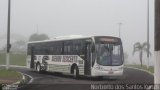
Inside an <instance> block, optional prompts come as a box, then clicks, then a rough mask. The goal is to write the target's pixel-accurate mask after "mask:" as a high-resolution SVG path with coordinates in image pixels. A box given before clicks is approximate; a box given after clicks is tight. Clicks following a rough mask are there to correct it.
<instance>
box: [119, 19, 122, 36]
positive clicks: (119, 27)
mask: <svg viewBox="0 0 160 90" xmlns="http://www.w3.org/2000/svg"><path fill="white" fill-rule="evenodd" d="M121 25H122V23H121V22H120V23H118V26H119V38H121Z"/></svg>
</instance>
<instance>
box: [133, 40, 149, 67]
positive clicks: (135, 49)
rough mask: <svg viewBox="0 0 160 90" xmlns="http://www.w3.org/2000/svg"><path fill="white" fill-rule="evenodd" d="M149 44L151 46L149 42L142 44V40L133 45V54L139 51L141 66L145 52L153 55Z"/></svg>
mask: <svg viewBox="0 0 160 90" xmlns="http://www.w3.org/2000/svg"><path fill="white" fill-rule="evenodd" d="M147 45H149V48H150V44H148V43H147V42H144V43H143V44H140V42H137V43H135V44H134V45H133V55H134V53H135V52H139V59H140V63H141V67H142V57H143V52H149V55H151V52H150V51H149V49H147Z"/></svg>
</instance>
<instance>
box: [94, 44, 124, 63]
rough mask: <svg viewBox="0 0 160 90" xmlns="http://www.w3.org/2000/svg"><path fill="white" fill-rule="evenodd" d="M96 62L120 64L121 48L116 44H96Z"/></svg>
mask: <svg viewBox="0 0 160 90" xmlns="http://www.w3.org/2000/svg"><path fill="white" fill-rule="evenodd" d="M96 49H97V63H98V64H100V65H104V66H118V65H122V63H123V62H122V53H121V52H122V49H121V45H119V44H118V45H117V44H96Z"/></svg>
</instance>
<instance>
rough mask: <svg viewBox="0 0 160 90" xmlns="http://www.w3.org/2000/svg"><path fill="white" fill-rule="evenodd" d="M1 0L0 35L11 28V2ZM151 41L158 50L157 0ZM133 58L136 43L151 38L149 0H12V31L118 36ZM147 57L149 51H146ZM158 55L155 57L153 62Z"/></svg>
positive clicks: (152, 16)
mask: <svg viewBox="0 0 160 90" xmlns="http://www.w3.org/2000/svg"><path fill="white" fill-rule="evenodd" d="M7 1H8V0H0V35H3V34H6V31H7V7H8V6H7V5H8V3H7ZM149 3H150V4H149V5H150V8H149V10H150V12H149V14H150V16H149V20H150V25H149V26H150V44H151V52H152V53H154V52H153V50H154V0H150V2H149ZM118 23H122V25H121V27H120V29H121V39H122V41H123V47H124V52H127V53H128V54H129V58H128V59H129V62H132V63H135V62H136V63H137V62H139V57H138V53H137V54H135V56H132V51H133V44H134V43H136V42H141V43H143V42H145V41H146V39H147V0H11V33H15V34H20V35H22V36H25V37H26V38H28V37H29V36H30V35H31V34H33V33H40V34H41V33H45V34H47V35H48V36H49V37H50V38H53V37H57V36H64V35H84V36H88V35H89V36H93V35H105V36H108V35H109V36H118V35H119V25H118ZM144 59H146V54H144ZM153 59H154V56H152V57H151V64H153Z"/></svg>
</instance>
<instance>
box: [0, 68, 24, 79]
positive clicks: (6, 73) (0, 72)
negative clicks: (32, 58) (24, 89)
mask: <svg viewBox="0 0 160 90" xmlns="http://www.w3.org/2000/svg"><path fill="white" fill-rule="evenodd" d="M10 77H12V78H19V77H22V76H21V74H20V73H18V72H16V71H14V70H5V69H0V78H10Z"/></svg>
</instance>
